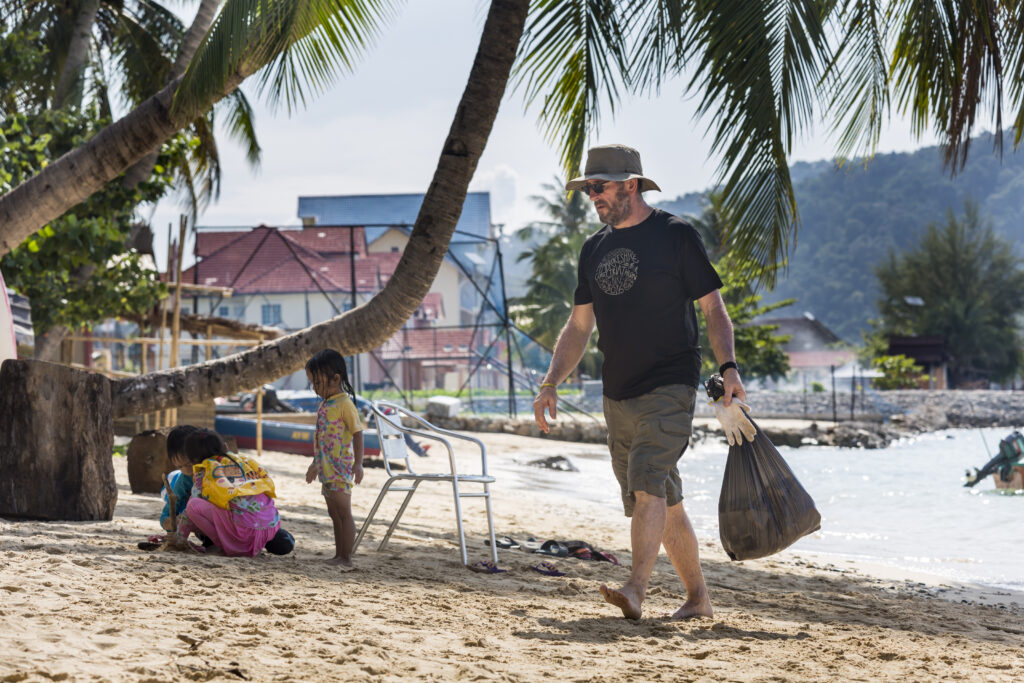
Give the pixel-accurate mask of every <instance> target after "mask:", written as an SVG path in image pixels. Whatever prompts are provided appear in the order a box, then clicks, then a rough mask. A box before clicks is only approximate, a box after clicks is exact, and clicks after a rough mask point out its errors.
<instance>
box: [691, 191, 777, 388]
mask: <svg viewBox="0 0 1024 683" xmlns="http://www.w3.org/2000/svg"><path fill="white" fill-rule="evenodd" d="M687 218H688V219H689V220H690V222H691V223H692V224H693V226H694V228H696V230H697V232H698V233H700V236H701V239H702V240H703V242H704V246H705V248H706V249H707V250H708V256H709V257H710V258H711V259H712V260H713V261H714V263H715V270H717V271H718V275H719V277H720V278H721V279H722V289H721V290H720V291H721V294H722V300H723V301H724V302H725V308H726V310H727V311H728V312H729V318H730V320H732V324H733V340H734V342H735V350H736V359H737V360H738V361H739V362H740V364H741V371H742V373H743V376H744V377H750V378H758V377H762V378H781V377H784V376H785V375H786V373H787V372H789V358H788V356H787V355H786V352H785V351H783V349H782V345H783V344H785V343H786V342H787V341H789V337H785V336H777V335H775V334H774V333H775V332H776V331H777V330H778V329H779V327H778V325H763V324H758V323H755V322H754V319H755V318H758V317H761V316H764V315H765V314H767V313H770V312H771V311H774V310H776V309H778V308H782V307H783V306H788V305H789V304H791V303H793V302H794V301H795V300H794V299H789V300H784V301H779V302H776V303H772V304H762V303H761V299H762V298H763V297H762V296H761V295H759V294H757V292H756V291H755V289H754V282H753V280H752V273H753V270H754V269H753V267H752V266H750V264H745V263H744V261H743V257H742V256H739V255H738V252H730V251H729V245H728V244H727V243H726V239H727V236H728V235H729V233H730V230H731V229H732V224H733V221H735V214H734V213H733V212H732V211H731V210H730V209H729V208H728V206H727V205H726V204H725V201H724V198H723V195H722V194H721V193H717V192H712V193H711V194H710V195H708V196H707V197H706V198H705V200H704V205H703V210H702V211H701V214H700V215H699V216H687ZM697 316H698V318H699V320H700V330H701V333H700V345H701V348H702V349H704V350H705V351H704V358H703V365H702V368H701V374H702V375H704V376H707V375H710V374H712V373H714V372H716V371H717V370H718V361H717V359H715V356H714V353H713V352H712V351H711V342H710V340H709V339H708V332H707V321H705V320H704V315H703V313H702V312H701V310H700V307H699V306H698V307H697Z"/></svg>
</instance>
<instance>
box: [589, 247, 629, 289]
mask: <svg viewBox="0 0 1024 683" xmlns="http://www.w3.org/2000/svg"><path fill="white" fill-rule="evenodd" d="M639 266H640V258H639V257H638V256H637V255H636V252H635V251H633V250H632V249H627V248H625V247H622V248H619V249H613V250H611V251H609V252H608V253H607V254H605V257H604V258H603V259H601V263H600V264H599V265H598V266H597V272H596V273H595V275H594V279H595V280H596V281H597V286H598V287H600V288H601V291H602V292H604V293H605V294H607V295H609V296H617V295H619V294H625V293H626V292H628V291H629V290H630V289H632V288H633V284H634V283H635V282H636V277H637V271H638V270H639Z"/></svg>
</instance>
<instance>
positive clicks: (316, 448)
mask: <svg viewBox="0 0 1024 683" xmlns="http://www.w3.org/2000/svg"><path fill="white" fill-rule="evenodd" d="M306 377H307V379H309V382H310V384H312V385H313V391H315V392H316V393H317V396H320V397H321V398H322V399H324V400H323V402H322V403H321V404H320V408H319V409H318V410H317V415H316V435H315V436H314V438H313V443H314V445H313V462H312V463H310V465H309V469H308V470H307V471H306V483H307V484H309V483H311V482H312V481H313V479H314V478H316V477H317V476H319V478H320V484H321V492H322V493H323V494H324V499H325V500H326V501H327V513H328V514H329V515H330V516H331V524H332V525H333V527H334V557H332V558H331V559H329V560H327V563H328V564H333V565H337V566H338V567H341V568H345V569H350V568H351V567H352V546H353V545H354V544H355V540H356V522H355V520H354V519H353V518H352V487H353V486H354V485H355V484H358V483H360V482H361V481H362V480H363V421H362V420H361V419H360V418H359V411H358V410H357V409H356V404H355V392H353V390H352V384H351V383H350V382H349V380H348V367H347V366H346V365H345V357H344V356H342V355H341V354H340V353H338V352H337V351H335V350H334V349H324V350H323V351H320V352H319V353H317V354H316V355H314V356H313V357H312V358H310V359H309V362H308V363H306Z"/></svg>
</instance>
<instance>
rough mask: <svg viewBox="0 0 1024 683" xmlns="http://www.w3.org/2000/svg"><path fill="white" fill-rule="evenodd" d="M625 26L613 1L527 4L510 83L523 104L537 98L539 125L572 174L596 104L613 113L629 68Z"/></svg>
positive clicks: (595, 122) (592, 124)
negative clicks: (520, 93) (518, 90)
mask: <svg viewBox="0 0 1024 683" xmlns="http://www.w3.org/2000/svg"><path fill="white" fill-rule="evenodd" d="M626 30H627V27H626V26H625V25H624V22H623V16H622V14H621V7H620V3H618V2H616V1H615V0H539V1H538V2H535V3H533V5H532V7H531V14H530V18H529V23H528V25H527V27H526V34H525V35H524V37H523V42H522V44H521V46H520V54H519V61H518V64H517V66H516V70H515V73H514V75H513V79H514V81H513V82H514V83H515V87H516V88H519V87H522V88H523V90H524V94H525V98H526V104H527V107H529V106H531V105H533V104H534V103H535V102H537V101H538V100H539V101H540V102H541V111H540V124H541V128H542V129H543V131H544V134H545V136H546V137H547V139H548V140H549V142H551V144H556V145H559V147H560V149H561V161H562V165H563V167H564V168H565V171H566V173H567V174H568V175H570V176H571V175H573V174H575V173H576V171H577V170H578V169H579V163H580V159H581V157H582V156H583V151H584V149H585V145H586V140H587V136H588V135H589V134H590V132H591V130H592V129H594V128H596V127H597V125H598V123H599V111H600V108H599V104H600V102H601V101H602V100H603V101H604V102H605V104H606V105H607V106H608V108H609V111H611V112H613V113H614V111H615V107H616V105H617V103H618V100H619V88H620V85H621V84H622V82H623V79H624V73H625V72H626V70H627V62H626V43H625V40H626Z"/></svg>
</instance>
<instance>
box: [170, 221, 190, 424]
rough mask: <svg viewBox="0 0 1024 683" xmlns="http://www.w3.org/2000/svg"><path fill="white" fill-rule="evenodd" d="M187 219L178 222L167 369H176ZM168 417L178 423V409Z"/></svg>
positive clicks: (172, 410) (172, 409) (173, 409)
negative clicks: (169, 352) (169, 356)
mask: <svg viewBox="0 0 1024 683" xmlns="http://www.w3.org/2000/svg"><path fill="white" fill-rule="evenodd" d="M187 225H188V219H187V218H186V217H185V216H184V215H181V216H180V217H179V220H178V259H177V261H178V262H177V263H176V264H175V267H174V283H175V292H174V318H173V322H172V324H171V362H170V364H169V366H168V367H172V368H176V367H178V337H180V336H181V261H182V259H183V258H184V257H185V228H186V227H187ZM170 417H171V420H173V422H174V424H177V423H178V409H177V408H171V410H170Z"/></svg>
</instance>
